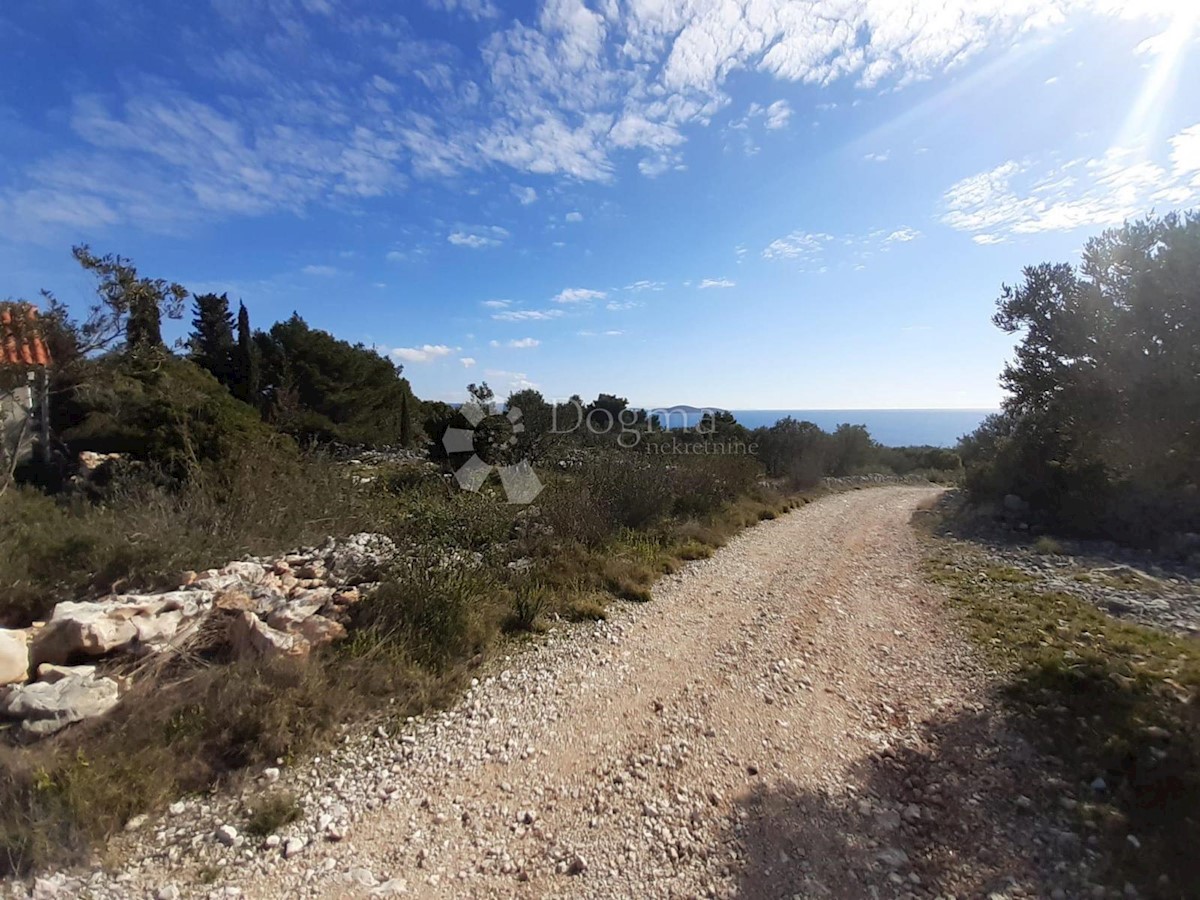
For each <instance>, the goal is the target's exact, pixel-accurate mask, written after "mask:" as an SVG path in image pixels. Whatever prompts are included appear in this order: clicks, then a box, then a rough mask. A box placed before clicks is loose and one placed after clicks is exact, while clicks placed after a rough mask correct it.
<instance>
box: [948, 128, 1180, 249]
mask: <svg viewBox="0 0 1200 900" xmlns="http://www.w3.org/2000/svg"><path fill="white" fill-rule="evenodd" d="M1167 144H1168V146H1167V147H1165V148H1164V147H1160V148H1158V151H1159V152H1158V153H1157V154H1153V153H1151V152H1150V150H1149V148H1147V147H1113V148H1111V149H1109V150H1108V151H1107V152H1106V153H1104V154H1103V155H1102V156H1099V157H1094V158H1078V159H1072V160H1069V161H1067V162H1065V163H1060V164H1053V163H1047V162H1045V161H1040V160H1022V161H1016V160H1009V161H1008V162H1005V163H1002V164H1001V165H998V166H996V167H995V168H993V169H990V170H988V171H986V172H980V173H979V174H977V175H972V176H970V177H968V178H964V179H962V180H961V181H958V182H956V183H955V184H953V185H951V187H950V188H949V189H948V190H947V191H946V193H945V194H944V196H943V198H942V204H943V210H944V211H943V215H942V221H943V222H944V223H945V224H947V225H949V226H950V227H951V228H956V229H958V230H959V231H966V232H971V233H972V234H973V235H974V239H975V240H976V243H981V244H996V243H1001V242H1003V241H1004V240H1005V239H1007V238H1010V237H1012V236H1013V235H1025V234H1037V233H1041V232H1047V231H1071V230H1074V229H1076V228H1095V227H1106V226H1112V225H1119V224H1121V223H1122V222H1124V221H1125V220H1126V219H1131V218H1136V217H1138V216H1141V215H1144V214H1145V213H1146V212H1147V211H1148V210H1150V209H1154V208H1156V207H1181V206H1188V205H1191V204H1194V203H1196V202H1200V124H1197V125H1193V126H1191V127H1190V128H1186V129H1184V130H1182V131H1180V132H1179V133H1177V134H1176V135H1174V136H1173V137H1171V138H1170V139H1169V140H1168V142H1167ZM1155 156H1157V157H1158V161H1156V160H1155ZM1164 156H1165V157H1169V159H1163V158H1162V157H1164Z"/></svg>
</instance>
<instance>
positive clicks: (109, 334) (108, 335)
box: [73, 244, 188, 352]
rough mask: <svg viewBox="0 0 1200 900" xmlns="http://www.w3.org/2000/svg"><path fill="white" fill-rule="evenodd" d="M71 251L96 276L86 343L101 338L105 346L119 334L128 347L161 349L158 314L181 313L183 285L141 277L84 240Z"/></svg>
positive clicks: (127, 264)
mask: <svg viewBox="0 0 1200 900" xmlns="http://www.w3.org/2000/svg"><path fill="white" fill-rule="evenodd" d="M73 253H74V256H75V259H76V261H77V262H78V263H79V264H80V265H81V266H82V267H83V268H84V269H85V270H87V271H88V272H91V273H92V274H93V275H94V276H95V277H96V280H97V285H96V293H97V295H98V296H99V298H100V303H99V305H98V306H96V307H93V310H92V312H93V316H92V318H91V319H89V324H88V325H85V326H84V328H83V331H84V333H85V335H86V336H87V337H88V339H89V340H88V343H93V342H94V341H95V340H96V339H104V343H103V344H102V346H107V343H109V342H111V341H112V340H115V339H117V338H119V337H122V336H123V337H124V338H125V346H126V348H127V349H129V350H130V351H134V352H148V351H158V350H161V349H162V347H163V342H162V316H163V314H164V313H165V314H166V315H167V316H169V317H171V318H173V319H178V318H180V317H181V316H182V315H183V304H184V302H185V301H186V300H187V296H188V293H187V291H186V290H185V289H184V288H183V286H182V285H179V284H174V283H169V282H167V281H164V280H163V279H161V278H142V277H141V276H139V275H138V271H137V269H136V268H134V266H133V264H132V263H131V262H130V261H129V260H128V259H126V258H125V257H122V256H117V255H114V254H108V255H106V256H97V255H95V254H94V253H92V251H91V250H90V249H89V248H88V246H87V245H86V244H83V245H80V246H78V247H75V248H74V250H73Z"/></svg>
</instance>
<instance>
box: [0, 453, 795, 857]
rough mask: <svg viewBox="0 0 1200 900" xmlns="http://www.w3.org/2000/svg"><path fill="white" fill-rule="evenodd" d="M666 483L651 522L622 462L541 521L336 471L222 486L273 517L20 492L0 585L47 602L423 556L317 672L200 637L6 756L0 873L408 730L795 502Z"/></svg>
mask: <svg viewBox="0 0 1200 900" xmlns="http://www.w3.org/2000/svg"><path fill="white" fill-rule="evenodd" d="M312 464H313V465H315V466H324V465H325V463H324V462H323V461H316V462H314V463H312ZM688 465H689V466H690V465H692V464H691V463H689V464H688ZM671 471H672V472H673V473H674V474H673V475H672V477H671V478H670V479H663V480H664V482H665V483H666V484H667V485H668V487H669V490H667V491H666V493H665V494H663V495H656V497H657V498H658V499H656V500H655V501H654V509H653V510H649V511H648V507H647V506H646V505H645V504H643V505H642V506H640V507H639V509H638V510H636V515H632V514H629V515H613V514H612V503H613V502H614V498H619V497H622V496H627V495H628V494H629V493H630V492H633V491H635V490H636V489H639V488H638V486H640V485H643V484H644V481H645V477H646V473H645V472H644V471H642V470H641V469H637V470H635V471H634V474H633V476H632V479H633V480H632V482H631V484H632V485H633V486H632V487H631V484H623V483H621V482H620V476H619V472H620V469H619V468H616V467H612V466H605V467H604V469H603V471H602V472H601V473H600V474H599V475H596V476H595V477H593V476H591V475H589V474H587V473H585V474H584V475H583V476H567V477H562V478H557V479H554V480H553V481H552V483H551V484H550V486H549V487H548V489H547V491H546V493H545V494H544V495H543V496H542V497H539V500H538V504H537V507H536V510H535V509H529V508H526V509H522V508H518V507H511V506H507V505H506V504H504V503H502V502H499V499H498V498H497V497H494V496H489V495H488V494H487V491H485V493H484V494H483V495H474V494H464V493H451V492H449V491H447V490H446V488H445V485H444V483H443V482H441V480H440V479H437V478H433V479H425V478H422V479H416V480H414V479H399V480H392V481H389V480H388V479H382V486H383V490H375V491H374V492H373V493H370V494H369V496H364V494H363V493H361V492H359V491H358V490H357V489H355V488H354V487H353V485H352V484H351V483H350V482H349V479H348V478H346V477H345V472H344V471H343V472H339V471H337V470H336V469H326V468H318V469H315V470H310V472H315V477H316V479H317V482H316V486H315V487H314V486H313V485H312V484H311V483H310V484H309V486H308V488H307V490H302V489H300V488H299V486H298V485H297V484H296V483H295V482H292V481H290V480H283V481H281V482H279V483H277V484H276V486H275V487H276V490H278V491H279V492H280V494H279V496H276V497H275V498H274V500H272V499H271V496H270V494H269V493H264V492H265V491H267V488H266V487H263V486H262V484H257V485H255V486H254V487H253V488H252V487H251V485H250V484H249V481H254V479H248V480H246V478H245V476H238V478H237V479H233V480H231V481H229V482H227V486H226V488H225V489H226V490H245V491H251V490H253V491H255V492H258V493H252V494H247V496H248V497H252V498H253V499H254V501H255V503H256V504H258V505H259V506H262V505H270V504H271V503H272V502H275V503H278V508H276V509H272V510H269V511H262V512H255V511H253V510H244V511H241V512H238V511H234V510H225V509H223V508H222V505H221V503H220V502H218V500H219V497H218V496H217V495H215V494H214V495H213V496H208V495H205V494H199V493H197V494H194V495H176V496H171V495H165V494H152V495H149V496H151V498H152V499H150V500H143V501H139V502H141V503H142V505H141V506H140V507H139V506H138V505H137V504H135V505H133V506H128V507H127V506H125V505H124V504H125V501H124V500H122V501H119V502H117V505H116V506H115V507H93V508H91V509H82V508H80V509H73V508H61V507H58V506H56V505H55V504H54V503H53V502H52V501H49V500H47V499H46V498H43V497H38V496H33V495H29V494H27V493H25V492H17V495H18V500H17V501H16V503H15V505H13V506H10V507H9V508H8V511H7V513H6V514H7V515H9V516H10V517H11V516H12V515H13V512H14V510H15V511H16V514H17V515H19V516H21V517H23V520H24V521H27V522H32V523H33V524H34V525H35V526H36V527H32V528H31V529H28V530H26V531H25V532H23V533H22V534H20V535H18V536H17V537H16V538H14V537H13V536H12V534H11V533H10V534H8V535H7V537H4V536H0V545H2V546H3V548H4V549H5V550H8V551H10V552H11V553H15V554H16V555H17V556H18V557H21V555H22V554H24V556H23V557H21V559H14V558H4V559H0V586H5V585H7V586H10V587H11V586H12V585H13V584H18V583H19V584H24V585H26V586H27V587H29V588H30V592H29V593H28V595H27V596H29V597H31V598H33V599H34V601H35V605H37V604H45V602H47V600H48V599H50V598H51V597H52V596H53V595H55V594H57V593H59V592H70V593H74V592H77V591H81V590H86V589H87V588H88V587H89V586H93V587H94V586H97V584H98V582H97V578H96V574H95V573H96V572H97V571H100V570H106V571H108V572H110V573H112V572H114V571H115V569H114V568H113V566H112V565H109V564H106V563H105V561H106V560H108V561H111V560H114V559H123V560H125V562H123V563H122V564H121V565H120V566H118V567H117V568H120V569H121V570H122V572H123V574H122V575H120V577H121V578H125V579H128V580H129V581H130V582H135V581H136V582H144V581H145V580H147V579H149V580H152V579H153V575H154V573H155V572H156V571H170V570H171V569H174V568H182V567H184V566H197V565H205V564H206V563H210V562H223V561H224V560H225V559H227V558H235V557H237V556H238V555H241V554H243V553H245V552H247V551H259V552H263V551H268V550H279V549H282V548H285V547H288V546H290V545H293V544H299V543H304V542H316V540H317V539H318V538H320V537H324V535H325V534H328V533H334V534H336V533H344V532H347V531H352V530H381V531H384V532H385V533H389V534H391V535H392V536H393V537H394V538H395V539H396V540H397V541H399V542H400V543H401V544H402V545H407V546H412V545H413V544H415V543H418V542H419V543H420V545H421V546H423V547H424V548H425V550H424V552H423V554H418V556H417V558H414V559H412V560H410V561H409V562H407V563H405V564H402V565H400V566H398V567H397V568H396V569H395V571H393V572H391V573H390V575H389V577H388V578H387V579H386V580H385V581H384V582H383V583H382V584H381V585H380V587H379V588H378V589H377V590H375V591H374V592H372V593H371V594H369V595H368V596H366V597H364V599H363V600H362V601H361V602H360V603H359V604H358V605H357V607H356V608H355V612H354V620H353V622H352V623H351V628H350V636H349V638H348V639H347V640H346V641H344V642H343V643H342V644H341V645H339V646H338V647H337V648H336V649H335V650H333V651H332V652H328V653H325V654H322V655H318V656H316V657H314V658H313V659H312V660H311V661H310V662H309V664H308V665H307V666H298V665H295V664H283V663H281V664H276V665H247V664H230V663H229V662H228V661H227V660H225V659H224V658H223V656H222V652H223V651H222V649H221V642H220V641H219V640H216V639H213V640H205V639H204V637H205V636H203V635H202V636H200V637H198V638H197V644H196V646H195V647H194V648H193V650H194V651H195V652H194V653H191V654H190V655H189V656H187V657H186V658H185V659H183V660H180V661H178V662H176V663H174V664H172V665H171V666H168V667H165V668H163V669H161V670H160V671H159V672H158V673H157V676H156V678H154V679H150V678H148V677H145V676H146V673H142V678H141V680H140V681H138V682H135V686H134V688H133V690H132V692H131V693H130V694H128V695H127V696H126V698H125V699H124V701H123V702H122V704H121V705H120V706H119V707H118V708H117V709H116V710H115V711H114V712H113V714H111V715H109V716H108V717H106V718H104V719H102V720H97V721H95V722H91V723H83V724H80V725H76V726H73V727H72V728H70V729H68V730H66V731H65V732H63V733H62V734H61V735H59V736H58V737H56V738H53V739H50V740H48V741H44V742H42V743H41V744H38V745H33V746H31V747H22V748H9V747H2V746H0V872H2V873H5V874H8V873H25V872H29V871H32V870H36V869H39V868H42V867H44V866H48V865H58V864H62V863H64V862H71V861H79V860H81V859H83V858H84V857H85V856H86V854H87V853H88V852H89V848H92V847H94V846H96V845H97V844H99V843H102V842H103V841H104V840H105V839H106V838H108V837H109V836H110V835H112V834H113V833H115V832H116V831H118V830H119V829H121V828H122V827H123V826H124V824H125V822H126V821H128V819H129V818H131V817H132V816H134V815H137V814H140V813H142V812H147V811H154V810H160V809H162V808H163V807H164V806H165V805H166V804H167V803H169V802H170V801H171V800H173V799H175V798H177V797H179V796H181V795H184V794H187V793H191V792H196V791H204V790H209V789H211V788H212V787H213V786H214V785H220V784H222V783H226V782H229V781H231V780H235V779H237V778H238V777H239V773H241V772H242V771H243V770H245V769H247V768H248V767H250V768H253V767H257V766H262V765H267V764H272V763H273V762H274V761H275V760H276V759H278V758H283V759H284V760H287V761H292V760H297V759H300V758H302V757H304V756H305V755H306V754H310V753H312V752H315V751H317V750H319V749H320V748H321V747H323V746H324V745H325V744H326V743H327V742H329V741H330V740H331V739H332V736H333V735H334V734H335V733H336V731H337V726H338V725H340V724H342V723H345V722H349V721H354V720H356V719H361V718H363V717H364V716H368V715H372V714H374V713H375V712H376V711H379V710H381V709H383V708H386V709H387V710H388V714H389V715H396V716H404V715H411V714H415V713H419V712H425V711H428V710H429V709H432V708H436V707H438V706H441V705H443V704H445V703H447V702H449V701H450V700H451V699H452V698H453V697H455V696H456V695H457V692H458V691H459V690H460V688H461V685H462V684H463V683H464V681H465V680H466V679H468V678H469V677H470V674H471V672H472V671H474V669H475V668H477V667H478V666H479V665H480V664H481V663H482V661H483V660H484V659H485V658H486V657H487V655H488V654H489V652H491V651H492V650H493V648H495V647H496V646H497V645H498V644H500V643H501V642H502V641H503V640H504V635H505V633H506V632H507V633H520V632H527V631H530V630H537V629H541V628H543V627H546V626H547V625H548V624H549V623H550V622H551V621H553V620H554V619H556V618H561V619H566V620H570V621H581V620H594V619H600V618H604V616H605V615H606V612H605V607H606V606H607V605H608V604H609V603H610V602H612V601H613V600H614V599H623V600H628V601H635V602H645V601H647V600H649V599H651V588H652V586H653V584H654V582H655V581H656V580H657V579H658V577H660V576H661V575H662V574H663V573H665V572H669V571H674V570H675V569H676V568H678V567H679V566H680V565H682V564H683V563H684V562H685V561H687V560H691V559H699V558H704V557H705V556H707V555H709V554H711V553H712V552H713V550H714V549H715V548H717V547H720V546H721V545H723V544H724V543H725V542H726V541H727V540H728V539H729V538H730V537H732V536H733V535H734V534H736V533H737V531H739V530H740V529H741V528H744V527H747V526H750V525H753V524H755V523H757V522H759V521H761V520H764V519H769V518H771V517H773V516H775V515H778V514H780V513H782V512H783V511H785V510H787V509H789V508H791V507H792V506H793V505H794V504H795V503H796V502H799V501H796V500H794V499H792V498H788V497H786V496H784V495H783V494H781V493H780V492H779V491H777V490H775V489H774V488H771V487H769V486H764V485H759V484H757V483H756V482H755V480H754V479H753V478H743V477H742V475H743V474H744V473H743V472H742V469H740V468H730V467H728V466H726V465H725V463H724V462H721V463H720V464H719V465H718V466H715V467H714V468H713V469H712V470H711V471H707V470H705V469H704V468H703V462H701V463H697V464H696V468H694V469H692V468H682V467H676V468H674V469H672V470H671ZM246 474H247V475H248V474H249V473H246ZM322 479H325V480H322ZM238 485H241V487H238ZM604 485H607V486H608V487H609V488H611V489H612V491H613V493H612V495H611V496H609V497H608V498H607V499H605V498H603V497H601V498H600V500H599V502H596V503H593V502H592V501H593V500H594V499H595V498H594V496H593V493H592V492H594V491H595V490H597V488H598V486H604ZM268 486H269V485H268ZM197 490H198V489H197ZM489 490H491V489H490V488H489ZM685 493H686V494H687V497H688V500H687V502H686V503H680V502H679V498H680V497H681V496H683V495H684V494H685ZM11 494H12V492H10V495H11ZM225 496H226V502H230V503H236V502H238V501H237V499H236V495H235V494H226V495H225ZM128 497H129V498H132V497H133V495H132V494H129V495H128ZM301 508H302V509H303V513H302V512H301ZM289 516H290V517H291V519H292V520H294V521H292V520H289ZM630 520H633V521H636V524H631V521H630ZM10 521H11V518H10ZM134 522H138V523H140V524H139V525H138V526H137V527H139V528H142V529H145V531H144V534H146V535H154V537H152V538H151V537H147V538H146V539H145V540H146V541H149V543H148V544H146V543H144V542H143V541H142V539H139V540H138V541H136V542H135V541H132V540H131V539H130V536H129V535H128V534H127V533H124V532H123V531H122V530H123V529H128V528H130V527H132V523H134ZM37 523H41V524H40V525H38V524H37ZM64 523H65V525H66V531H67V534H68V536H69V540H67V543H68V544H69V543H71V542H72V541H75V542H77V543H78V544H79V546H80V547H82V548H83V549H81V550H80V551H79V552H78V553H77V555H75V556H74V557H71V556H67V557H66V558H67V560H68V561H70V560H74V562H68V564H67V565H65V566H64V567H63V568H62V570H61V571H60V572H59V573H58V575H54V573H53V572H52V570H51V569H50V567H49V566H43V564H42V563H41V562H39V561H38V560H39V557H38V555H37V551H35V550H33V549H31V547H33V546H34V545H35V544H36V542H37V541H39V540H44V539H48V537H47V536H48V535H50V534H52V533H53V531H54V529H55V528H56V527H57V526H59V525H64ZM564 523H570V524H564ZM547 525H549V526H550V527H549V528H546V527H545V526H547ZM102 531H103V532H111V533H110V534H107V535H106V534H102V533H101V532H102ZM71 535H73V537H70V536H71ZM63 540H64V539H63V538H61V536H60V538H59V542H60V543H59V544H54V543H53V541H51V544H52V545H53V546H61V545H62V541H63ZM5 541H7V543H5ZM128 546H134V547H140V548H142V549H143V550H144V549H145V548H146V547H150V548H152V552H145V553H138V554H135V556H136V560H137V564H136V565H135V566H134V565H130V564H129V562H128V559H129V558H128V557H126V556H122V553H123V552H124V549H125V548H126V547H128ZM472 551H475V552H478V553H479V554H480V557H479V558H480V559H481V561H480V562H479V563H478V564H476V563H475V562H473V561H471V560H472V559H473V557H470V556H469V555H467V554H469V553H470V552H472ZM514 558H525V559H527V560H529V561H530V564H531V567H530V570H529V571H528V572H525V573H522V574H516V573H515V572H513V571H512V570H511V569H509V568H508V567H507V561H508V560H510V559H514ZM52 575H53V576H54V577H51V576H52ZM106 577H111V576H106ZM55 579H57V580H55ZM208 637H209V638H211V637H213V635H208ZM260 803H261V807H259V806H255V807H254V808H252V809H251V810H250V812H249V816H250V820H251V822H252V823H256V824H254V825H253V827H261V828H263V829H267V828H273V827H278V825H277V824H276V823H278V822H281V821H283V820H284V819H285V818H286V817H287V816H288V815H291V814H292V812H291V810H292V807H291V806H290V804H288V803H287V802H285V801H284V800H283V799H282V798H275V797H272V798H264V799H262V800H261V801H260Z"/></svg>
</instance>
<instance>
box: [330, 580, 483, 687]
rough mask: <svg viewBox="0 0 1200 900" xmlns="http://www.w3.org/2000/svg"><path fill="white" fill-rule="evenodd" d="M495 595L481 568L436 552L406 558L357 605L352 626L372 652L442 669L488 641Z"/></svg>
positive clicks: (478, 650)
mask: <svg viewBox="0 0 1200 900" xmlns="http://www.w3.org/2000/svg"><path fill="white" fill-rule="evenodd" d="M496 596H497V585H496V583H495V581H494V579H493V577H492V576H491V574H490V573H489V572H488V571H487V570H485V569H482V568H477V567H472V566H470V565H469V564H464V562H462V561H460V560H452V559H441V558H438V557H436V556H429V557H426V558H420V559H414V560H409V561H407V562H405V563H402V564H401V565H399V566H398V568H397V570H396V572H395V573H394V575H393V577H392V578H390V579H388V580H387V581H384V582H383V583H382V584H380V585H379V587H378V588H376V589H375V590H374V591H372V592H371V594H370V596H369V597H367V598H366V599H364V600H363V601H361V602H360V603H359V604H358V605H357V606H356V607H355V609H354V622H353V627H354V629H355V630H356V631H361V632H362V633H363V635H364V640H365V643H366V645H367V646H370V647H371V648H372V652H390V653H399V654H402V655H403V656H406V657H409V658H411V659H413V660H415V661H417V662H418V663H419V664H421V665H423V666H428V667H430V668H432V669H434V670H436V671H443V670H445V669H447V668H448V667H450V666H452V665H454V664H456V663H457V662H459V661H461V660H463V659H466V658H468V657H470V656H471V655H473V654H475V653H478V652H480V651H481V650H483V649H484V647H485V646H486V645H487V642H488V641H489V640H490V638H491V634H492V631H493V630H494V628H495V619H496V618H497V616H498V612H499V611H498V609H497V608H496V606H495V598H496Z"/></svg>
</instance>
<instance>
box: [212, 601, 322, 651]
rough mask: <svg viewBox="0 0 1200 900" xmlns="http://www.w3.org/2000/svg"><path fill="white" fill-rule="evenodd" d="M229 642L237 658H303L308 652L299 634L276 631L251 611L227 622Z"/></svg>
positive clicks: (307, 647) (308, 648) (307, 646)
mask: <svg viewBox="0 0 1200 900" xmlns="http://www.w3.org/2000/svg"><path fill="white" fill-rule="evenodd" d="M229 642H230V644H232V645H233V652H234V655H236V656H237V658H238V659H243V660H253V659H259V658H267V659H278V658H280V657H284V656H292V657H306V656H308V652H309V650H310V649H311V647H310V645H309V643H308V641H307V640H306V639H305V638H304V637H303V636H301V635H298V634H288V633H287V632H285V631H277V630H276V629H274V628H271V627H270V626H269V625H267V623H266V622H264V621H262V620H261V619H260V618H259V617H258V616H256V615H254V613H252V612H245V611H243V612H240V613H238V614H237V615H236V616H234V617H233V618H232V619H230V622H229Z"/></svg>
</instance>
